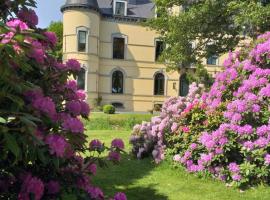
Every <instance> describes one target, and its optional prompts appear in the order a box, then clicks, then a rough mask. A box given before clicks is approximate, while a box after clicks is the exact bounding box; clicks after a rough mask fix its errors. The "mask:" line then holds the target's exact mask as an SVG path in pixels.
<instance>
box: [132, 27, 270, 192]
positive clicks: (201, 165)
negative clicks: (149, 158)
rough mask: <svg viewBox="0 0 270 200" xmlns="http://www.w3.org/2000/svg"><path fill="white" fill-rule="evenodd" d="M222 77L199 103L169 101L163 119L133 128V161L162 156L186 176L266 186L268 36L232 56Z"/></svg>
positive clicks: (269, 161)
mask: <svg viewBox="0 0 270 200" xmlns="http://www.w3.org/2000/svg"><path fill="white" fill-rule="evenodd" d="M224 68H225V69H224V71H223V72H221V73H219V74H217V75H216V78H215V83H214V84H213V86H212V87H211V89H210V91H209V92H204V93H203V94H202V95H200V97H198V95H199V94H200V91H201V90H200V89H199V87H196V85H191V87H190V93H189V95H188V96H187V97H186V98H183V97H179V98H171V99H169V100H168V101H167V102H165V104H164V105H163V109H162V112H161V115H160V116H159V117H154V118H153V119H152V121H151V122H149V123H143V124H141V125H137V126H135V127H134V130H133V133H132V136H131V143H132V144H133V153H134V154H136V156H137V157H139V158H140V157H142V156H145V155H148V154H152V155H153V157H154V159H155V160H156V162H160V161H161V160H162V159H164V154H165V152H166V154H167V155H172V156H173V160H174V161H175V163H176V164H179V165H182V166H184V167H185V168H186V170H187V171H188V172H191V173H196V174H206V175H207V174H208V175H211V176H212V177H214V178H216V179H220V180H222V181H224V182H227V183H232V184H235V185H237V186H240V187H247V186H250V185H256V184H259V183H269V180H270V120H269V117H270V107H269V105H270V104H269V103H270V102H269V101H270V32H268V33H266V34H264V35H261V36H259V38H258V40H257V41H256V43H255V44H252V45H250V47H247V48H245V49H244V50H241V51H239V52H236V53H230V55H229V58H228V59H227V60H226V61H225V62H224Z"/></svg>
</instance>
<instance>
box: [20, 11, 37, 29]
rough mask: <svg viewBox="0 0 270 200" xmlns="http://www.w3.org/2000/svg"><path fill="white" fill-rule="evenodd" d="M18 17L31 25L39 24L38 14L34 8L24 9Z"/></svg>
mask: <svg viewBox="0 0 270 200" xmlns="http://www.w3.org/2000/svg"><path fill="white" fill-rule="evenodd" d="M18 17H19V18H20V19H21V20H22V21H25V22H26V23H27V24H28V25H29V26H36V25H37V24H38V16H37V15H36V13H35V11H34V10H32V9H22V10H20V11H19V12H18Z"/></svg>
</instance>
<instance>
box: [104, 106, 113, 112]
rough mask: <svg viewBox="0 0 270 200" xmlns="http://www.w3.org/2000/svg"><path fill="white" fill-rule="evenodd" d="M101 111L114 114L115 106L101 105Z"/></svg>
mask: <svg viewBox="0 0 270 200" xmlns="http://www.w3.org/2000/svg"><path fill="white" fill-rule="evenodd" d="M103 112H104V113H106V114H114V113H115V107H114V106H113V105H105V106H104V107H103Z"/></svg>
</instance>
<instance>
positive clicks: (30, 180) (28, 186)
mask: <svg viewBox="0 0 270 200" xmlns="http://www.w3.org/2000/svg"><path fill="white" fill-rule="evenodd" d="M43 193H44V184H43V182H42V181H41V180H40V179H38V178H36V177H32V176H31V175H27V176H26V177H24V181H23V184H22V187H21V191H20V193H19V196H18V199H19V200H26V199H29V198H30V195H31V194H32V195H35V200H40V199H41V198H42V196H43Z"/></svg>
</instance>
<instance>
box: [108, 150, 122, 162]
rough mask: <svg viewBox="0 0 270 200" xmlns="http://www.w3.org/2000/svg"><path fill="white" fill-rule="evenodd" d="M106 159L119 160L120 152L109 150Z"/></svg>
mask: <svg viewBox="0 0 270 200" xmlns="http://www.w3.org/2000/svg"><path fill="white" fill-rule="evenodd" d="M108 159H109V160H111V161H114V162H119V161H120V160H121V156H120V153H118V152H116V151H110V153H109V155H108Z"/></svg>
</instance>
